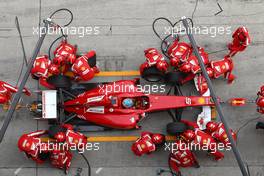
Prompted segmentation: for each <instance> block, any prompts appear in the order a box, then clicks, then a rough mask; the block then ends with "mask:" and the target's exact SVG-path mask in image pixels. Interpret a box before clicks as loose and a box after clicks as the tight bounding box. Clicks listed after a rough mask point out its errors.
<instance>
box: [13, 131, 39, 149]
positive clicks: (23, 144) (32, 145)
mask: <svg viewBox="0 0 264 176" xmlns="http://www.w3.org/2000/svg"><path fill="white" fill-rule="evenodd" d="M38 142H39V141H37V140H35V139H34V138H32V137H28V136H27V135H22V136H21V137H20V138H19V140H18V143H17V145H18V148H19V149H20V150H21V151H24V152H30V151H34V150H36V147H37V145H38Z"/></svg>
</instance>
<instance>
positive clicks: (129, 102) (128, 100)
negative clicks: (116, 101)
mask: <svg viewBox="0 0 264 176" xmlns="http://www.w3.org/2000/svg"><path fill="white" fill-rule="evenodd" d="M122 105H123V106H124V107H125V108H132V107H133V106H134V105H135V101H134V100H133V99H132V98H125V99H124V100H123V102H122Z"/></svg>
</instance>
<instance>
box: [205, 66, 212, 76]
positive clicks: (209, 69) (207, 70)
mask: <svg viewBox="0 0 264 176" xmlns="http://www.w3.org/2000/svg"><path fill="white" fill-rule="evenodd" d="M206 72H207V74H208V75H209V77H210V78H211V77H213V76H214V70H213V69H212V68H211V67H207V68H206Z"/></svg>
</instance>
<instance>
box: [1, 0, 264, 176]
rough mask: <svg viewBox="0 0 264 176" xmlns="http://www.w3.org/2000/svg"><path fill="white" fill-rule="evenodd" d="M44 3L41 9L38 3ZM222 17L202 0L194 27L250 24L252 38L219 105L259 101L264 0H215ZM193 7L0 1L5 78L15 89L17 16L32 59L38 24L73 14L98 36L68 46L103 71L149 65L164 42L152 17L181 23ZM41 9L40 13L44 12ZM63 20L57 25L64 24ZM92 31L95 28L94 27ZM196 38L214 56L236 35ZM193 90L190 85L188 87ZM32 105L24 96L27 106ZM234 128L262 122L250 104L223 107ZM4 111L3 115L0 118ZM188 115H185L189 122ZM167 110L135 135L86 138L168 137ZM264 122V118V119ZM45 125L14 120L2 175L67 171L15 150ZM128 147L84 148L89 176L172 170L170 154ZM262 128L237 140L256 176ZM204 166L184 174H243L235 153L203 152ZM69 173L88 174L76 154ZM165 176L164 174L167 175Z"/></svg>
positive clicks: (262, 167) (220, 90) (55, 175)
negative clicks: (62, 12) (88, 54)
mask: <svg viewBox="0 0 264 176" xmlns="http://www.w3.org/2000/svg"><path fill="white" fill-rule="evenodd" d="M40 3H41V5H40ZM218 3H219V4H220V6H221V8H222V9H223V12H221V13H220V14H218V15H217V16H215V15H214V14H215V13H217V12H219V11H220V9H219V7H218V5H217V1H215V0H199V3H198V6H197V9H196V11H195V13H194V23H195V26H203V27H204V26H206V27H219V26H224V27H228V26H230V27H231V30H232V31H233V30H234V29H235V28H236V27H238V26H240V25H244V26H246V27H247V28H248V29H249V31H250V35H251V38H252V44H251V46H250V47H248V48H247V50H246V51H245V52H243V53H240V54H238V55H237V56H235V58H234V61H235V71H234V74H235V75H236V76H237V80H236V81H235V82H234V84H232V85H227V83H226V81H225V80H223V79H219V80H214V81H213V83H214V88H215V89H216V91H217V94H218V96H219V97H221V99H222V100H228V99H229V98H230V97H246V98H248V99H252V100H254V99H255V97H256V92H257V90H258V88H259V87H260V85H262V84H263V83H264V79H263V74H264V69H263V68H264V59H263V42H264V32H263V25H264V1H262V0H218ZM194 7H195V0H177V1H174V0H167V1H164V0H155V1H151V0H134V1H131V0H112V1H109V0H98V1H88V0H78V1H69V0H58V1H53V0H45V1H44V0H42V1H41V0H27V1H23V0H13V1H9V0H1V1H0V11H1V15H0V53H1V57H0V63H1V64H0V79H1V80H4V81H7V82H9V83H11V84H13V85H15V83H16V81H17V78H18V74H19V70H20V67H21V63H22V58H23V57H22V51H21V49H20V48H21V46H20V42H19V37H18V35H17V31H16V28H15V23H14V19H15V16H18V18H19V20H20V25H21V31H22V34H23V36H24V42H25V48H26V53H27V56H28V57H30V55H31V53H32V51H33V48H34V46H35V43H36V41H37V39H38V35H37V34H36V33H34V29H33V28H37V27H38V26H39V16H40V17H41V19H44V18H45V17H47V16H48V15H49V14H50V13H51V12H53V11H54V10H56V9H59V8H69V9H70V10H71V11H72V12H73V14H74V21H73V23H72V24H71V26H74V27H83V26H84V27H86V26H92V27H98V28H99V34H97V33H96V32H95V31H93V32H92V33H91V34H88V35H85V36H83V37H82V36H81V35H70V36H69V40H70V42H71V43H76V44H78V47H79V48H80V51H81V52H85V51H88V50H92V49H93V50H96V52H97V56H98V60H99V66H100V69H101V70H103V71H116V70H136V69H138V67H139V65H140V64H141V63H142V62H143V61H144V56H143V51H144V49H146V48H148V47H157V48H159V46H160V41H159V39H158V38H157V37H156V36H154V34H153V32H152V28H151V24H152V22H153V20H154V19H155V18H157V17H160V16H164V17H167V18H169V19H171V20H175V21H176V20H178V19H179V18H180V17H181V16H187V17H190V16H191V14H192V12H193V10H194ZM40 12H41V13H40ZM63 18H64V17H61V18H60V20H63ZM93 29H94V28H93ZM213 36H214V35H213V34H196V35H195V39H196V41H197V43H198V45H200V46H203V47H205V49H206V51H208V52H212V51H217V50H221V49H224V48H225V47H226V44H227V42H229V41H230V40H231V34H222V35H220V34H217V35H216V36H215V37H213ZM55 37H56V36H55V35H49V36H48V37H47V38H46V40H45V42H44V44H43V47H42V49H41V53H47V49H48V47H49V45H50V43H51V42H52V41H53V40H54V39H55ZM224 54H225V52H218V53H215V54H211V55H210V58H211V59H220V58H222V57H223V56H224ZM117 79H125V77H123V78H122V77H121V78H120V77H116V78H115V77H112V78H96V79H94V80H93V81H109V80H117ZM27 86H28V87H29V88H30V89H31V90H32V91H33V90H36V89H37V83H36V81H35V80H32V79H31V78H30V79H29V81H28V82H27ZM184 91H185V92H187V94H188V91H189V88H188V86H187V88H184ZM29 101H30V100H29V99H28V98H24V99H23V102H24V103H27V102H29ZM223 108H224V111H225V114H226V116H227V118H228V121H229V124H230V126H231V127H232V128H233V129H235V130H236V129H238V128H240V127H241V126H242V125H243V124H244V123H245V122H247V121H248V120H250V119H254V118H257V117H260V115H259V114H257V113H256V111H255V106H254V105H253V104H251V105H247V106H245V107H236V108H234V107H230V106H228V105H224V106H223ZM192 110H193V109H188V110H187V111H188V112H187V113H185V117H186V118H193V116H194V115H193V114H192V113H191V112H192ZM4 114H5V112H3V111H2V110H1V115H0V120H1V122H2V121H3V118H4ZM185 117H184V118H185ZM170 120H171V119H170V117H169V116H168V114H167V113H166V112H159V113H155V114H151V115H150V117H149V118H148V119H147V120H145V121H144V123H143V124H142V129H141V130H138V131H115V132H100V133H87V134H86V135H87V136H121V135H122V136H130V135H139V134H140V132H141V131H142V130H150V131H153V132H163V133H165V127H166V124H167V123H168V122H169V121H170ZM263 120H264V119H263ZM47 126H48V125H47V122H45V121H36V120H34V119H33V117H31V116H30V114H29V113H28V112H27V111H26V110H19V111H17V112H16V114H15V115H14V118H13V120H12V122H11V123H10V126H9V128H8V131H7V133H6V136H5V139H4V141H3V143H1V146H0V175H1V176H13V175H18V176H31V175H32V176H34V175H39V176H47V175H52V176H59V175H63V172H62V171H60V170H57V169H54V168H51V167H50V165H49V164H48V163H47V164H44V165H40V166H36V164H35V163H34V162H32V161H31V160H28V159H26V158H25V156H24V155H23V154H22V153H20V152H19V151H18V148H17V145H16V143H17V139H18V137H19V136H20V135H21V134H23V133H27V132H30V131H34V130H37V129H46V128H47ZM130 145H131V142H101V143H100V144H99V147H100V149H99V150H98V151H86V152H85V156H86V157H87V158H88V159H89V161H90V164H91V166H92V175H93V176H95V175H98V176H143V175H144V176H154V175H156V171H157V169H159V168H165V169H166V168H167V157H168V152H165V151H163V150H160V151H158V152H156V153H154V154H152V155H149V156H143V157H141V158H140V157H136V156H134V155H133V154H132V152H131V151H130ZM263 146H264V131H261V130H260V131H257V130H255V121H254V122H251V123H249V124H248V125H247V126H246V127H245V128H243V129H242V130H241V132H240V133H239V136H238V148H239V150H240V152H241V154H242V157H243V159H244V160H245V161H246V162H247V164H248V166H249V169H250V172H251V176H263V175H264V159H263V158H264V148H263ZM197 157H198V160H199V161H200V165H201V168H199V169H194V168H190V169H189V168H188V169H182V171H183V175H186V176H222V175H228V176H239V175H241V173H240V171H239V168H238V166H237V163H236V161H235V159H234V155H233V153H232V152H225V159H224V160H222V161H219V162H215V161H213V160H212V158H210V157H208V156H207V155H206V153H205V152H198V153H197ZM69 175H73V176H80V175H83V176H84V175H87V165H86V163H85V161H84V160H83V158H82V157H81V156H80V155H78V154H77V153H76V154H75V155H74V159H73V163H72V168H71V170H70V173H69ZM164 175H166V174H164Z"/></svg>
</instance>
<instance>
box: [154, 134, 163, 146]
mask: <svg viewBox="0 0 264 176" xmlns="http://www.w3.org/2000/svg"><path fill="white" fill-rule="evenodd" d="M151 139H152V142H153V143H154V144H162V143H163V142H164V141H165V136H164V135H163V134H158V133H156V134H153V135H152V136H151Z"/></svg>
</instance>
